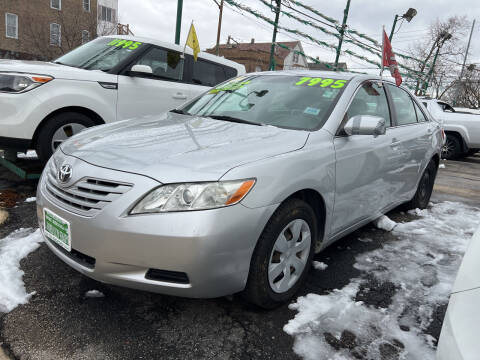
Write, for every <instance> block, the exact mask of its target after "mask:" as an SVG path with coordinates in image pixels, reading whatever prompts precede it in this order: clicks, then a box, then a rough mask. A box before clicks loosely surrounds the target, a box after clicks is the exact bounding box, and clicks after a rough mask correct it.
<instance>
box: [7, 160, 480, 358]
mask: <svg viewBox="0 0 480 360" xmlns="http://www.w3.org/2000/svg"><path fill="white" fill-rule="evenodd" d="M445 164H446V165H445V166H446V167H445V168H444V169H443V168H442V169H440V172H439V175H438V180H437V183H436V184H437V185H436V187H435V193H434V196H433V197H432V201H434V202H438V201H443V200H455V201H460V202H465V203H470V204H477V205H478V204H480V186H479V184H480V183H479V182H480V175H479V174H480V156H475V157H471V158H468V159H465V160H464V161H455V162H454V161H448V162H446V163H445ZM35 186H36V183H35V182H25V181H21V180H17V179H16V178H15V177H14V176H13V175H11V174H9V173H7V172H6V171H5V170H4V169H2V168H0V193H6V190H10V191H11V193H10V194H9V195H8V196H5V195H3V196H4V197H3V198H2V195H1V194H0V208H3V209H4V210H5V211H7V212H8V218H7V219H6V220H5V222H4V224H3V225H0V238H3V237H5V236H6V235H8V234H9V233H11V232H12V231H14V230H16V229H19V228H28V227H31V228H35V227H37V220H36V213H35V212H36V210H35V203H34V202H32V203H26V202H24V200H25V199H26V198H28V197H32V196H35ZM12 193H14V194H15V196H14V195H12ZM12 196H13V197H15V201H14V202H13V203H12V200H11V199H12ZM2 201H3V203H2ZM389 216H390V217H391V218H392V219H393V220H395V221H397V222H398V221H407V220H409V218H413V215H408V214H405V213H401V212H399V211H393V212H391V213H390V214H389ZM392 236H394V235H392V234H391V233H388V232H385V231H382V230H378V229H376V228H374V227H373V226H372V225H368V226H365V227H364V228H362V229H359V230H357V231H355V232H354V233H352V234H350V235H349V236H347V237H345V238H344V239H342V240H340V241H338V242H337V243H335V244H334V245H332V246H330V247H329V248H328V249H326V250H325V251H324V252H322V253H321V254H319V255H317V256H316V257H315V260H317V261H322V262H326V263H328V264H329V266H328V268H327V269H326V270H324V271H315V270H313V269H312V271H311V273H310V275H309V278H308V282H307V285H306V287H305V288H304V289H303V290H302V292H301V293H300V294H299V295H304V294H307V293H317V294H327V293H328V292H330V291H331V290H333V289H336V288H341V287H343V286H345V285H347V284H348V283H349V282H350V281H351V279H353V278H356V277H358V276H359V275H360V271H359V270H357V269H355V268H354V267H353V264H354V263H355V258H356V256H358V255H359V254H362V253H364V252H367V251H371V250H374V249H377V248H379V247H381V246H382V243H384V242H385V241H386V240H388V239H389V238H390V237H392ZM359 238H362V239H365V238H368V239H371V240H372V241H369V242H362V241H358V239H359ZM21 267H22V269H23V271H24V272H25V275H24V282H25V284H26V287H27V291H28V292H35V295H33V296H32V298H31V299H30V302H29V303H28V304H26V305H21V306H19V307H17V308H16V309H15V310H13V311H12V312H10V313H8V314H3V315H2V314H0V344H1V345H2V347H3V349H4V350H5V352H6V354H7V355H8V356H9V358H11V359H22V360H24V359H29V360H37V359H42V360H43V359H48V360H58V359H72V360H77V359H78V360H80V359H296V358H297V356H296V355H295V354H294V352H293V350H292V346H293V338H292V337H291V336H289V335H287V334H286V333H285V332H284V331H283V326H284V325H285V324H286V323H287V322H288V321H289V320H290V319H292V318H293V317H294V315H295V312H294V311H292V310H289V309H288V306H287V305H284V306H282V307H280V308H278V309H275V310H273V311H262V310H259V309H257V308H254V307H252V306H250V305H248V304H245V303H244V302H243V301H242V299H241V298H240V297H239V296H233V297H229V298H219V299H211V300H194V299H184V298H177V297H170V296H163V295H158V294H152V293H147V292H140V291H136V290H129V289H125V288H120V287H115V286H110V285H105V284H101V283H98V282H96V281H94V280H90V279H88V278H87V277H85V276H82V275H80V274H79V273H77V272H75V271H74V270H72V269H71V268H69V267H68V266H67V265H65V264H64V263H63V262H61V261H60V260H59V259H57V258H56V257H55V256H54V255H53V254H52V253H51V252H50V251H49V250H48V249H47V247H46V246H45V245H44V244H42V246H41V247H40V248H39V249H38V250H37V251H36V252H34V253H32V254H30V255H29V256H28V257H27V258H26V259H24V260H23V261H22V263H21ZM89 290H99V291H101V292H102V293H103V294H104V295H105V296H104V297H101V298H87V297H86V296H85V293H86V292H87V291H89ZM394 293H395V287H394V286H392V284H390V283H389V282H383V283H378V282H376V281H375V279H372V280H371V282H369V283H368V286H367V287H365V288H364V289H361V291H360V292H359V294H358V295H357V296H359V300H361V301H364V302H365V303H367V304H371V305H372V306H380V307H385V306H388V304H389V303H390V301H391V299H392V297H393V295H394ZM445 309H446V308H445V306H444V307H439V308H438V309H437V310H436V311H435V314H434V321H433V322H432V324H431V326H430V327H429V328H428V330H427V331H428V333H429V334H430V335H432V336H433V337H434V338H435V339H438V336H439V332H440V328H441V324H442V321H443V316H444V312H445ZM347 335H348V334H347ZM344 340H345V342H348V336H346V338H345V339H344ZM347 345H348V344H347ZM338 346H341V344H340V345H338ZM391 358H392V359H395V358H396V357H395V356H394V355H392V357H391ZM0 360H3V359H2V353H1V352H0Z"/></svg>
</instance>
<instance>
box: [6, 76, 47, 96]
mask: <svg viewBox="0 0 480 360" xmlns="http://www.w3.org/2000/svg"><path fill="white" fill-rule="evenodd" d="M52 80H53V77H52V76H47V75H35V74H21V73H0V92H6V93H13V94H20V93H24V92H27V91H30V90H33V89H35V88H37V87H39V86H41V85H43V84H46V83H48V82H50V81H52Z"/></svg>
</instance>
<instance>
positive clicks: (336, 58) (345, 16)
mask: <svg viewBox="0 0 480 360" xmlns="http://www.w3.org/2000/svg"><path fill="white" fill-rule="evenodd" d="M349 10H350V0H347V6H346V7H345V10H344V11H343V22H342V28H341V29H340V39H339V40H338V47H337V55H336V56H335V65H334V68H335V71H336V70H337V68H338V59H339V58H340V51H341V50H342V43H343V35H344V34H345V29H346V27H347V18H348V11H349Z"/></svg>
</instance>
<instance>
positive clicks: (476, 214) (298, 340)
mask: <svg viewBox="0 0 480 360" xmlns="http://www.w3.org/2000/svg"><path fill="white" fill-rule="evenodd" d="M410 213H411V214H415V215H416V216H418V217H419V218H418V219H416V220H412V221H410V222H407V223H398V224H397V225H396V226H395V229H394V230H393V235H394V236H395V239H394V240H390V241H387V242H385V243H384V245H383V247H382V248H381V249H377V250H374V251H371V252H368V253H364V254H361V255H359V256H357V258H356V263H355V265H354V267H355V268H357V269H359V270H361V271H363V272H364V275H363V276H362V277H360V278H357V279H353V280H352V282H351V283H350V284H348V285H346V286H345V287H344V288H343V289H339V290H335V291H333V292H331V293H330V294H328V295H316V294H308V295H307V296H304V297H300V298H298V299H297V302H296V303H294V304H291V305H290V308H291V309H292V310H296V311H298V313H297V315H296V316H295V318H294V319H292V320H290V321H289V322H288V324H287V325H285V327H284V330H285V331H286V332H287V333H288V334H290V335H292V336H294V337H295V342H294V351H295V352H296V353H297V354H298V355H300V356H302V357H303V358H304V359H306V360H309V359H332V360H334V359H338V360H340V359H342V360H350V359H358V358H361V359H363V358H365V359H384V358H385V359H397V358H398V359H408V360H410V359H411V360H413V359H422V360H429V359H432V360H433V359H435V349H434V345H433V342H434V339H433V338H432V337H431V336H429V335H426V334H425V330H426V329H427V328H428V326H429V325H430V323H431V321H432V315H433V312H434V311H435V309H436V307H437V306H439V305H442V304H446V303H447V302H448V296H449V293H450V290H451V288H452V286H453V282H454V280H455V276H456V272H457V270H458V267H459V265H460V262H461V259H462V255H463V253H464V252H465V250H466V247H467V245H468V242H469V240H470V238H471V236H472V234H473V232H474V231H475V230H476V228H477V227H478V225H479V223H480V209H478V208H473V207H469V206H467V205H464V204H460V203H452V202H444V203H440V204H436V205H433V207H432V208H430V209H427V210H418V209H417V210H414V211H412V212H410ZM367 275H368V276H367ZM372 277H373V278H374V279H375V282H377V283H379V284H390V288H391V289H392V295H391V296H390V295H388V294H387V298H388V299H389V301H388V302H387V303H385V304H384V305H379V304H376V305H375V306H376V307H375V306H373V305H370V304H366V303H363V302H362V301H359V298H361V299H366V298H365V297H364V296H361V295H362V293H364V292H365V291H367V292H368V291H371V290H372V289H369V288H368V285H369V281H370V280H369V279H371V278H372ZM367 298H368V297H367ZM366 301H367V300H366ZM390 301H391V302H390ZM382 306H383V307H382Z"/></svg>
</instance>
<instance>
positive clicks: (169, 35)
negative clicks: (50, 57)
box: [119, 0, 480, 69]
mask: <svg viewBox="0 0 480 360" xmlns="http://www.w3.org/2000/svg"><path fill="white" fill-rule="evenodd" d="M236 1H237V2H239V3H242V4H245V5H248V6H250V7H251V8H253V9H255V10H257V11H259V12H261V13H263V14H264V15H266V16H269V17H271V18H272V19H273V17H274V15H273V13H272V12H271V11H270V9H269V8H267V7H266V6H265V5H263V4H262V3H261V2H260V1H259V0H236ZM267 1H269V0H267ZM300 1H302V2H303V3H305V4H308V5H310V6H312V7H314V8H315V9H317V10H318V11H320V12H321V13H323V14H325V15H327V16H330V17H333V18H335V19H337V20H338V21H339V22H341V21H342V18H343V10H344V8H345V5H346V0H330V1H323V0H300ZM409 7H414V8H415V9H416V10H417V11H418V14H417V16H416V17H415V18H414V19H413V20H412V22H410V23H407V22H406V21H405V22H404V23H403V25H402V27H401V28H400V30H399V31H398V33H396V34H395V36H394V39H393V41H392V45H393V48H394V51H395V50H397V51H402V52H406V50H408V48H409V46H410V45H412V44H413V43H414V42H415V41H418V39H421V38H422V37H423V36H425V35H426V33H427V31H428V26H429V24H430V23H432V22H433V21H435V20H436V19H437V18H440V19H446V18H448V17H449V16H452V15H466V16H467V22H468V23H469V24H470V25H471V22H472V20H473V19H474V18H476V19H477V22H476V26H475V31H474V33H473V38H472V45H471V50H470V54H469V58H468V60H467V63H480V5H479V1H478V0H456V1H451V0H416V1H412V0H389V1H379V0H351V5H350V13H349V18H348V22H347V24H348V25H349V27H350V28H352V29H355V30H357V31H360V32H363V33H365V34H367V35H369V36H371V37H374V38H376V39H378V40H380V38H381V37H380V36H381V29H382V25H385V28H386V30H387V34H389V33H390V29H391V26H392V22H393V18H394V16H395V14H400V15H401V14H403V13H404V12H405V11H406V10H407V9H408V8H409ZM119 8H120V9H119V20H120V22H122V23H124V24H126V23H128V24H130V26H131V29H132V30H133V32H134V33H135V35H138V36H148V37H155V38H158V39H160V40H164V41H169V42H174V39H175V20H176V11H177V1H176V0H119ZM303 11H305V10H303ZM192 20H193V21H194V24H195V28H196V30H197V35H198V38H199V42H200V46H201V48H202V50H204V49H206V48H210V47H213V46H214V45H215V42H216V36H217V24H218V7H217V5H216V4H215V2H214V0H184V7H183V22H182V36H181V44H184V43H185V39H186V36H187V33H188V29H189V27H190V23H191V21H192ZM280 24H281V25H283V26H285V27H288V28H291V29H298V30H302V31H304V32H307V33H308V34H310V35H311V36H312V37H314V38H317V39H320V40H324V41H326V42H329V43H331V44H335V45H336V44H337V40H336V39H335V38H333V37H332V36H328V35H325V34H322V33H321V32H320V31H319V30H316V29H314V28H311V27H305V26H303V25H301V24H299V23H297V22H295V21H294V20H291V19H289V18H287V17H286V16H284V15H283V16H281V17H280ZM397 29H398V27H397ZM228 35H231V36H233V38H234V39H236V40H237V41H242V42H247V41H248V42H249V41H250V39H251V38H255V41H257V42H260V41H271V38H272V27H271V26H270V25H269V24H267V23H265V22H263V21H262V20H259V19H256V18H255V17H253V16H252V15H250V14H248V13H246V12H244V13H243V15H242V14H240V13H239V12H238V10H237V9H234V8H233V9H232V7H230V6H228V4H226V6H225V9H224V16H223V24H222V33H221V42H222V43H225V42H226V40H227V37H228ZM297 39H298V40H301V41H302V45H303V47H304V50H305V52H306V53H307V55H310V56H319V57H320V59H321V60H322V61H331V62H333V61H334V59H335V53H334V52H333V51H331V50H325V49H324V48H322V47H320V46H318V45H311V44H309V41H308V40H305V39H303V38H300V37H298V38H297ZM278 40H279V41H291V40H292V37H290V36H287V35H285V34H282V33H280V34H279V35H278ZM467 40H468V36H465V39H464V41H465V43H466V42H467ZM345 47H346V48H349V49H352V50H353V51H355V52H357V53H360V52H361V51H360V50H359V49H358V48H356V47H354V46H352V45H348V44H347V45H345ZM373 59H375V58H374V57H373ZM340 60H341V61H346V62H347V63H348V66H349V68H357V69H363V68H367V67H372V65H369V64H368V63H365V62H362V60H358V59H355V58H352V57H350V56H348V57H344V56H342V57H341V59H340ZM375 60H378V58H377V59H375Z"/></svg>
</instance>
